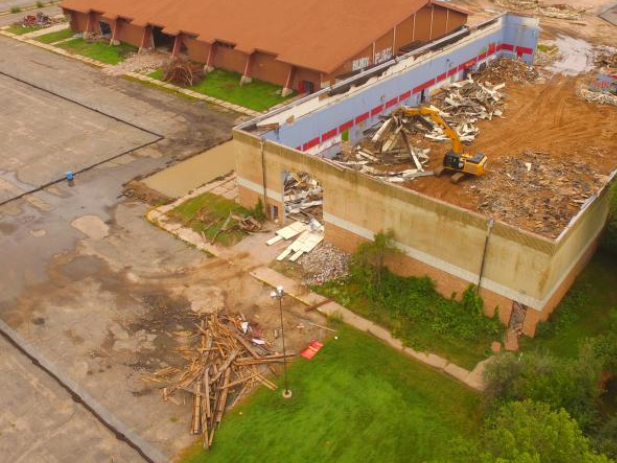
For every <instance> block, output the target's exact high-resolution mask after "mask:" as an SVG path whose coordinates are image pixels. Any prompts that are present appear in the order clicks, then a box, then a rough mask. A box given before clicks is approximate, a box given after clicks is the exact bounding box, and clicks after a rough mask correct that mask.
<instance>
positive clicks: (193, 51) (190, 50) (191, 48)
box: [182, 36, 210, 64]
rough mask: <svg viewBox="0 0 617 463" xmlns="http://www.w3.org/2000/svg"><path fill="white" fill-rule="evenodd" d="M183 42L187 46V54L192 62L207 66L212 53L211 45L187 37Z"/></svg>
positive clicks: (183, 38)
mask: <svg viewBox="0 0 617 463" xmlns="http://www.w3.org/2000/svg"><path fill="white" fill-rule="evenodd" d="M182 42H183V43H184V45H185V46H186V48H187V54H188V56H189V58H190V59H191V60H193V61H197V62H199V63H203V64H205V62H206V61H207V60H208V52H209V51H210V44H209V43H207V42H203V41H201V40H197V39H192V38H190V37H186V36H184V37H182Z"/></svg>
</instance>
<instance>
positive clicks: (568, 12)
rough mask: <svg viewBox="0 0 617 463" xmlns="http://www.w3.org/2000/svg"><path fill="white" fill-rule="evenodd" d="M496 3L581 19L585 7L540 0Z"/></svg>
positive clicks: (539, 14) (504, 0)
mask: <svg viewBox="0 0 617 463" xmlns="http://www.w3.org/2000/svg"><path fill="white" fill-rule="evenodd" d="M493 1H494V2H495V4H497V5H499V6H503V7H504V8H508V9H510V10H514V11H520V10H533V12H534V14H536V15H538V16H544V17H546V18H555V19H567V20H570V21H580V20H581V19H583V15H584V14H585V11H586V9H585V8H576V7H574V6H571V5H568V4H567V3H556V4H546V3H543V2H541V1H539V0H493Z"/></svg>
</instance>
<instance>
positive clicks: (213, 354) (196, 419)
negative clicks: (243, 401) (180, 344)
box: [144, 314, 293, 449]
mask: <svg viewBox="0 0 617 463" xmlns="http://www.w3.org/2000/svg"><path fill="white" fill-rule="evenodd" d="M193 339H195V340H196V341H197V342H195V345H194V347H193V348H184V350H183V354H184V355H185V357H186V358H187V360H188V362H187V363H186V365H185V366H184V367H183V368H175V367H167V368H164V369H162V370H159V371H157V372H156V373H154V375H152V376H150V377H147V378H144V380H145V381H148V382H152V383H155V384H157V385H158V386H159V387H160V388H161V389H162V392H163V398H164V399H165V400H167V398H168V397H171V396H173V395H174V394H177V393H185V394H189V396H190V397H191V399H192V418H191V428H190V429H191V433H192V434H201V436H202V439H203V443H204V448H206V449H209V448H210V447H211V446H212V441H213V439H214V433H215V431H216V429H217V427H218V426H219V425H220V423H221V421H222V419H223V416H224V415H225V411H226V410H227V409H228V408H230V407H232V406H233V405H234V404H235V403H236V402H237V401H238V400H239V399H240V398H242V397H243V396H245V395H246V394H248V393H249V392H250V391H251V390H252V389H253V388H255V387H256V386H257V385H259V384H263V385H264V386H266V387H267V388H269V389H272V390H274V389H276V387H277V386H276V385H275V384H274V383H272V382H271V381H270V380H268V379H267V378H266V377H265V373H266V371H267V369H268V368H269V369H270V371H271V372H272V373H275V374H278V370H277V369H276V364H277V363H281V362H283V361H284V358H283V355H282V354H278V353H273V352H272V351H271V350H270V348H269V347H268V344H269V343H268V342H267V341H265V340H264V339H262V337H261V330H260V329H259V327H258V326H256V325H254V324H251V323H249V322H247V321H245V320H244V319H243V318H242V317H239V316H237V317H231V316H227V315H220V314H219V315H217V314H210V315H207V316H205V317H204V318H202V319H201V320H200V323H198V324H195V332H194V334H193ZM290 356H293V354H289V353H288V354H287V357H290Z"/></svg>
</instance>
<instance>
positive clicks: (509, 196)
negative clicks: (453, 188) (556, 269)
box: [473, 151, 606, 235]
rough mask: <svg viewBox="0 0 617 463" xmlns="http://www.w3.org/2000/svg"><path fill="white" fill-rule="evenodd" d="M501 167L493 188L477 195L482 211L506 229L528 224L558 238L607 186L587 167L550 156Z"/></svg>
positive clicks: (482, 187) (517, 159)
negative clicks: (577, 214) (557, 234)
mask: <svg viewBox="0 0 617 463" xmlns="http://www.w3.org/2000/svg"><path fill="white" fill-rule="evenodd" d="M502 162H503V164H504V166H503V167H502V168H500V169H495V170H493V171H492V173H491V182H490V184H488V183H479V184H478V185H477V186H476V187H475V188H474V189H473V191H474V192H475V193H476V194H477V195H478V198H479V206H478V209H479V210H480V211H482V212H484V213H486V214H487V215H489V216H492V217H494V218H496V219H498V220H501V221H504V222H506V223H511V224H517V223H521V222H522V221H529V222H530V223H531V224H532V225H531V229H532V230H533V231H535V232H538V233H545V234H551V235H554V234H556V233H558V232H559V231H560V230H562V229H564V228H565V227H566V225H567V224H568V222H569V221H570V219H571V218H572V216H573V215H575V214H576V213H577V212H578V211H579V210H580V208H581V207H582V205H583V204H584V203H585V202H586V201H587V199H588V198H589V197H590V196H592V195H593V194H594V193H596V192H597V191H598V190H599V189H600V188H601V187H602V185H603V184H604V182H605V181H606V177H605V176H603V175H600V174H598V173H597V172H595V171H594V169H593V168H592V167H590V166H589V165H588V164H587V163H585V162H583V161H580V160H576V159H569V160H568V162H562V160H560V159H558V158H555V157H553V156H551V155H550V154H549V153H538V152H532V151H524V153H523V156H506V157H505V159H503V161H502ZM496 190H498V191H499V193H498V194H496Z"/></svg>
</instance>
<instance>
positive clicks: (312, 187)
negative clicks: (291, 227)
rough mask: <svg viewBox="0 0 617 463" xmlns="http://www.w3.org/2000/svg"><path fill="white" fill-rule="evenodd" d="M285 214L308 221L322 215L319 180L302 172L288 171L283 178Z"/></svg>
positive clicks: (291, 217) (294, 218) (304, 221)
mask: <svg viewBox="0 0 617 463" xmlns="http://www.w3.org/2000/svg"><path fill="white" fill-rule="evenodd" d="M284 188H285V194H284V201H285V216H286V217H288V218H290V219H292V220H299V221H301V222H303V223H307V224H308V223H309V222H310V221H311V219H316V220H321V219H322V217H323V190H322V188H321V185H319V182H318V181H317V180H315V179H312V178H311V177H310V176H309V175H307V174H305V173H304V172H300V173H298V174H296V173H288V174H287V177H286V179H285V185H284Z"/></svg>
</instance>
